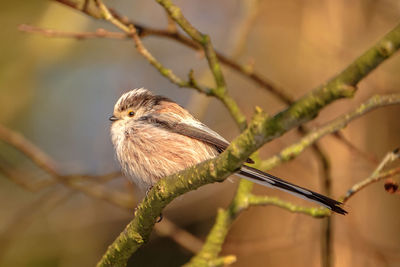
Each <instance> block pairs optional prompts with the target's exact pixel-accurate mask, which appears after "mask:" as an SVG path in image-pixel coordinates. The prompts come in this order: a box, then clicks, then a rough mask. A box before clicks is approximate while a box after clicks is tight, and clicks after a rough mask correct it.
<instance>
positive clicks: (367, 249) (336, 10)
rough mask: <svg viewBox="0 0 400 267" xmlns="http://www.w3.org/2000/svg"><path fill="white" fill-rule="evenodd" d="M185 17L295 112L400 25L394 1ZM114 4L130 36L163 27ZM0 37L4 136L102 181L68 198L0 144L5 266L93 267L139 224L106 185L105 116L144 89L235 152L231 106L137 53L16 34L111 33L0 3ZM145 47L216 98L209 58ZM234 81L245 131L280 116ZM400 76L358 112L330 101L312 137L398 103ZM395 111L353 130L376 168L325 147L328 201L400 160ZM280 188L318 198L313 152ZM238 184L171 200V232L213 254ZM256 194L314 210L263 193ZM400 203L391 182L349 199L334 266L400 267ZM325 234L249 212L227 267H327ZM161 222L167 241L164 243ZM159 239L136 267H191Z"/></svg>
mask: <svg viewBox="0 0 400 267" xmlns="http://www.w3.org/2000/svg"><path fill="white" fill-rule="evenodd" d="M174 2H175V3H176V4H177V5H178V6H180V7H181V8H182V9H183V13H184V15H186V17H187V18H188V19H189V20H190V21H191V22H192V23H193V25H195V26H196V27H198V29H200V30H201V31H203V32H205V33H208V34H210V36H211V38H212V40H213V43H214V45H215V47H216V49H217V50H218V51H219V52H221V53H222V54H223V55H226V56H228V57H230V58H233V59H234V60H236V61H238V62H239V63H241V64H247V67H248V68H251V69H254V70H255V71H257V72H258V73H260V74H261V75H262V76H263V77H266V78H268V79H269V80H272V81H273V82H274V83H276V84H278V85H280V86H282V87H283V88H285V90H286V91H287V92H288V93H290V94H291V95H293V96H294V97H296V98H298V97H300V96H302V95H304V94H305V93H306V92H309V91H310V90H311V89H313V88H315V87H316V86H318V85H319V84H321V83H323V82H324V81H327V79H329V78H330V77H332V76H333V75H335V74H337V73H338V72H339V71H341V70H342V69H343V68H344V67H345V66H347V65H348V64H349V63H350V62H352V60H354V59H355V58H356V57H357V56H358V55H360V54H361V53H362V52H363V51H365V50H366V49H367V48H369V47H370V46H371V45H373V44H374V43H375V41H377V40H378V39H379V38H380V37H381V36H383V35H384V34H385V33H386V32H388V31H389V30H391V29H392V28H393V27H394V26H396V25H397V24H398V23H399V21H400V3H399V2H398V1H394V0H375V1H371V0H355V1H344V0H338V1H316V0H306V1H295V0H284V1H278V0H262V1H261V0H260V1H254V0H251V1H250V0H249V1H245V0H230V1H228V0H220V1H211V0H203V1H194V0H190V1H188V0H186V1H178V0H176V1H174ZM105 3H106V4H108V5H109V6H110V7H113V8H115V9H116V10H117V11H120V13H122V14H123V15H126V16H127V17H128V18H131V19H133V20H134V21H135V22H139V23H141V24H143V25H146V26H151V27H155V28H163V29H164V28H166V27H167V17H166V15H165V12H164V11H163V9H162V8H161V7H160V6H159V5H158V4H156V2H155V1H144V0H140V1H139V0H137V1H128V0H118V1H105ZM0 23H1V25H3V26H2V30H3V34H2V38H1V42H0V49H1V51H2V52H1V57H0V109H1V112H0V123H1V124H2V125H5V126H7V127H8V128H10V129H13V130H15V131H16V132H19V133H21V134H23V135H24V136H25V137H26V138H27V139H29V140H30V141H32V142H33V143H34V144H36V145H37V146H38V147H39V148H40V149H41V150H43V151H44V152H45V153H47V154H48V155H49V156H50V157H51V158H52V160H54V161H55V162H56V169H57V171H58V172H59V173H61V174H62V175H75V174H87V175H91V176H98V177H83V178H82V177H80V178H79V179H78V178H77V179H76V180H73V179H72V182H71V183H72V184H75V183H76V184H75V185H72V186H71V185H67V184H65V183H51V182H49V181H50V180H51V177H50V176H49V175H48V174H46V173H45V172H44V171H43V170H41V169H39V168H38V167H37V166H36V165H35V164H33V163H32V162H31V161H30V160H29V159H28V158H27V157H26V156H25V155H23V154H22V153H21V152H19V151H17V150H15V149H14V148H13V147H11V146H9V145H7V144H6V143H4V142H1V141H0V218H1V220H0V266H63V267H64V266H65V267H66V266H94V265H95V263H96V262H97V261H98V260H99V258H100V257H101V255H102V254H103V253H104V251H105V249H106V248H107V246H108V245H109V244H110V243H111V242H112V241H113V240H114V239H115V237H116V236H117V235H118V234H119V233H120V231H121V230H122V229H123V228H124V226H125V225H126V224H127V223H128V222H129V221H130V220H131V219H132V216H133V207H134V206H135V205H136V204H135V203H136V201H138V200H140V199H141V198H142V197H143V195H141V194H140V192H138V191H137V190H136V189H135V188H134V186H133V185H132V184H130V183H129V182H128V180H127V179H126V178H124V177H120V176H119V175H117V177H104V176H103V175H104V174H108V173H113V172H118V171H119V166H118V163H117V162H116V160H115V156H114V151H113V148H112V145H111V142H110V138H109V124H110V123H109V121H108V117H109V115H111V112H112V110H113V106H114V103H115V101H116V100H117V99H118V97H119V96H120V95H121V94H122V93H123V92H125V91H127V90H129V89H132V88H137V87H146V88H148V89H150V90H152V91H153V92H155V93H159V94H163V95H165V96H168V97H170V98H172V99H174V100H176V101H177V102H178V103H180V104H181V105H183V106H184V107H186V108H188V109H189V110H190V111H191V112H192V113H193V114H195V115H196V116H197V117H198V118H199V119H201V120H202V121H203V122H204V123H206V124H208V125H209V126H210V127H211V128H213V129H214V130H216V131H217V132H219V133H221V134H222V135H223V136H224V137H226V138H227V139H228V140H231V139H233V138H234V137H235V136H236V135H237V134H238V133H239V131H238V130H237V127H236V126H235V123H234V121H233V120H232V119H231V118H230V116H229V114H228V112H227V111H226V109H225V108H224V107H223V106H222V104H221V103H220V102H218V101H217V100H215V99H211V98H207V97H205V96H202V95H199V94H198V93H196V92H195V91H193V90H190V89H179V88H177V87H176V86H175V85H173V84H171V83H170V82H169V81H168V80H166V79H165V78H164V77H162V76H161V75H159V73H158V72H157V71H156V70H155V69H154V68H153V67H152V66H151V65H150V64H149V63H148V62H147V61H146V60H145V59H144V58H143V57H141V56H140V55H139V54H138V53H137V51H136V50H135V48H134V45H133V42H132V41H130V40H110V39H89V40H77V39H72V38H48V37H43V36H41V35H38V34H33V33H24V32H21V31H18V26H19V25H20V24H30V25H34V26H38V27H43V28H50V29H56V30H60V31H69V32H83V31H95V30H96V29H98V28H105V29H108V30H112V31H116V30H115V29H114V28H113V27H111V26H110V25H109V24H108V23H105V22H103V21H99V20H95V19H93V18H90V17H88V16H85V15H83V14H81V13H79V12H77V11H74V10H72V9H70V8H68V7H65V6H62V5H60V4H57V3H54V2H52V1H44V0H41V1H24V4H21V3H19V2H18V1H2V8H1V9H0ZM143 41H144V44H145V45H146V47H147V48H148V49H149V50H150V51H151V52H152V53H153V55H154V56H155V57H156V58H157V59H158V60H159V61H161V62H162V63H163V64H164V65H165V66H167V67H170V68H172V69H173V70H174V72H175V73H177V74H178V75H179V76H180V77H186V76H187V73H188V72H189V70H190V69H193V70H194V73H195V76H196V78H197V79H198V80H199V81H200V82H201V83H203V84H209V85H213V80H212V78H211V76H210V74H209V72H208V69H207V64H206V61H205V60H204V58H203V55H202V53H200V52H196V51H194V50H191V49H190V48H187V47H185V46H183V45H181V44H179V43H177V42H175V41H173V40H168V39H165V38H161V37H154V36H149V37H146V38H145V39H143ZM223 70H224V74H225V76H226V81H227V84H228V90H229V93H230V94H231V95H232V96H233V98H234V99H235V100H236V101H237V102H238V104H239V106H240V107H241V108H242V110H243V111H244V112H245V114H246V116H247V117H248V118H250V117H251V114H252V113H253V110H254V107H255V106H256V105H257V106H260V107H262V108H263V109H264V110H266V111H267V112H268V113H270V114H274V113H276V112H278V111H280V110H281V109H282V108H284V107H285V104H284V103H282V102H281V101H279V99H278V98H276V97H275V96H274V95H273V94H271V93H269V92H268V91H267V90H266V89H264V88H262V87H260V86H259V85H257V84H255V83H254V82H252V81H250V80H249V79H247V78H245V77H244V76H242V75H239V74H238V73H237V72H234V71H233V70H231V69H229V68H227V67H224V69H223ZM399 71H400V58H399V55H395V56H393V58H391V59H389V60H388V61H386V62H385V63H384V64H383V65H381V66H380V67H378V69H377V70H375V71H374V72H373V73H372V74H371V75H370V76H368V77H367V78H366V79H364V80H363V81H362V82H361V83H360V84H359V90H358V92H357V94H356V95H355V97H354V98H353V99H347V100H341V101H338V102H335V103H334V104H332V105H330V106H329V107H328V108H326V109H325V110H324V111H323V112H322V113H321V114H320V116H319V117H318V118H317V119H316V120H314V121H313V122H311V123H309V124H308V126H309V127H316V126H318V125H321V124H322V123H324V122H326V121H328V120H330V119H333V118H335V117H336V116H338V115H340V114H342V113H344V112H346V111H350V110H352V109H354V108H355V107H356V106H358V105H359V104H360V103H361V102H363V101H365V100H366V99H367V98H369V97H370V96H372V95H375V94H387V93H394V92H397V93H398V92H400V75H399ZM399 112H400V107H398V106H397V107H386V108H382V109H379V110H377V111H374V112H372V113H370V114H367V115H366V116H364V117H362V118H360V119H358V120H356V121H354V122H352V123H351V124H350V125H349V126H348V127H347V128H346V129H344V130H343V131H342V133H343V135H344V136H345V137H346V139H348V140H349V141H350V142H351V143H352V144H354V146H355V147H357V148H358V149H359V150H361V151H364V152H365V153H364V154H366V155H367V156H365V155H361V154H360V153H358V152H355V151H354V150H351V149H349V147H348V146H346V145H343V143H342V142H339V141H338V140H337V139H335V138H334V137H332V136H328V137H326V138H324V139H323V140H322V141H320V144H321V146H322V149H323V151H324V152H325V153H326V154H327V156H328V158H329V160H330V163H331V175H332V193H331V195H332V197H333V198H339V197H340V196H343V195H344V194H345V192H346V190H347V189H349V188H350V187H351V186H352V185H353V184H354V183H356V182H358V181H361V180H363V179H365V178H366V177H368V176H369V175H370V174H371V172H372V171H373V170H374V168H375V167H376V165H377V163H376V161H377V160H378V161H379V160H380V159H381V158H382V157H384V155H385V154H386V153H387V152H389V151H391V150H393V149H394V148H396V147H398V146H399V144H400V142H399V140H400V123H399ZM299 138H300V136H299V134H298V133H297V132H296V131H291V132H289V133H287V134H286V135H285V136H283V137H282V138H279V139H277V140H275V141H273V142H271V143H269V144H267V145H265V146H264V147H263V148H262V149H261V153H260V155H261V157H262V158H267V157H268V156H270V155H273V154H275V153H277V152H279V151H280V149H282V148H283V147H285V146H287V145H289V144H291V143H293V142H294V141H296V140H299ZM271 173H273V174H274V175H277V176H279V177H284V178H286V179H287V180H289V181H292V182H294V183H297V184H300V185H302V186H304V187H307V188H311V189H313V190H315V191H319V192H323V188H322V182H321V179H322V178H321V176H322V170H321V164H320V161H319V160H318V158H317V157H316V155H315V154H314V153H313V151H312V150H311V149H307V150H306V151H305V152H304V153H302V154H301V155H300V156H299V157H298V158H296V159H295V160H293V161H292V162H289V163H285V164H283V165H281V166H279V167H278V168H275V169H273V170H272V171H271ZM237 181H238V180H237V178H235V177H233V178H232V179H230V181H229V180H227V181H225V182H224V183H220V184H212V185H207V186H204V187H203V188H200V189H199V190H197V191H196V192H191V193H189V194H186V195H184V196H182V197H180V198H178V199H176V200H175V201H174V202H173V203H172V204H171V205H170V206H169V207H168V208H167V210H166V211H165V214H164V216H165V218H166V221H168V220H169V221H171V222H173V223H174V224H176V225H177V226H179V227H180V228H182V229H183V230H186V231H188V232H190V233H191V234H193V235H194V236H196V237H197V238H198V239H199V240H204V238H205V237H206V235H207V233H208V231H209V229H210V227H211V226H212V224H213V221H214V219H215V215H216V211H217V209H218V208H219V207H226V206H227V205H228V204H229V202H230V200H231V199H232V196H233V194H234V192H235V189H236V187H237V184H238V183H237ZM43 184H44V186H42V187H39V185H43ZM30 185H34V186H38V188H41V189H40V190H39V189H37V188H36V190H35V187H34V186H33V187H32V186H31V187H30ZM97 185H99V187H97ZM85 187H91V188H95V189H96V190H97V189H98V191H99V192H100V195H101V196H103V197H102V198H103V200H101V199H99V197H90V196H88V194H85V193H82V192H80V191H82V188H85ZM26 188H28V189H30V190H27V189H26ZM76 188H78V189H79V188H80V189H79V190H76ZM83 191H84V189H83ZM113 192H120V194H118V196H119V197H120V198H121V201H122V202H124V203H127V204H126V205H127V206H128V207H132V208H128V209H126V208H125V209H124V208H120V207H116V206H115V205H113V204H111V203H109V202H110V201H107V196H109V195H110V194H111V195H112V194H113ZM254 192H255V193H257V194H268V195H270V196H279V197H281V198H282V199H285V200H290V201H292V202H294V203H296V204H301V205H305V206H310V205H312V204H310V203H307V202H305V201H302V200H299V199H296V198H294V197H291V196H290V195H288V194H285V193H281V192H278V191H274V190H270V189H266V188H261V187H259V186H257V185H256V186H255V189H254ZM89 195H90V194H89ZM104 196H106V197H104ZM104 198H105V199H106V200H104ZM399 204H400V198H399V196H398V195H390V194H388V193H387V192H385V191H384V189H383V182H381V183H377V184H373V185H371V186H369V187H368V188H366V189H365V190H363V191H361V192H360V193H359V194H357V195H356V196H355V197H354V198H352V199H351V200H350V201H349V202H348V204H347V207H346V208H347V209H348V211H349V215H347V216H345V217H344V216H333V217H332V220H333V221H332V241H331V242H332V246H333V253H334V254H333V255H332V257H333V260H332V262H333V265H332V266H399V263H400V238H399V236H400V227H399V226H400V214H399V212H398V211H399V207H400V206H399ZM324 220H326V219H315V218H312V217H309V216H306V215H301V214H293V213H290V212H288V211H286V210H282V209H279V208H276V207H254V208H250V209H249V210H247V211H245V212H243V213H242V214H241V215H240V216H239V218H238V219H237V220H236V221H235V223H234V224H233V226H232V228H231V230H230V232H229V235H228V238H227V240H226V242H225V244H224V246H223V251H222V255H227V254H234V255H236V256H237V258H238V261H237V262H236V263H235V264H234V265H232V266H322V262H323V259H322V257H323V256H321V255H322V253H321V240H323V236H321V233H322V232H323V231H322V230H323V225H324ZM169 221H168V222H169ZM164 223H167V222H161V223H160V226H158V227H159V228H160V229H164V228H163V226H161V225H163V224H164ZM160 229H159V230H156V231H155V232H154V233H153V235H152V238H151V240H150V242H149V243H148V244H147V245H145V246H143V247H142V248H141V249H140V250H139V251H138V252H137V253H136V254H134V255H133V257H132V258H131V260H130V265H131V266H180V265H181V264H183V263H185V262H186V261H187V260H188V259H190V257H191V256H192V255H193V253H192V252H190V251H189V250H188V249H185V248H183V247H182V246H180V245H178V244H177V243H176V242H174V241H173V240H172V239H171V238H170V237H168V236H163V234H162V231H161V230H160ZM164 230H165V229H164ZM155 255H157V256H156V257H155Z"/></svg>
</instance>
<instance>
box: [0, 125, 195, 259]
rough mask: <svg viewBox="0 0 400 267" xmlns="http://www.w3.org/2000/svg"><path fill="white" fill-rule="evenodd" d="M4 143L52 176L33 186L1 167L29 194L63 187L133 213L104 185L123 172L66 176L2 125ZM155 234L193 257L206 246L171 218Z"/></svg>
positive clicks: (129, 203) (126, 200)
mask: <svg viewBox="0 0 400 267" xmlns="http://www.w3.org/2000/svg"><path fill="white" fill-rule="evenodd" d="M0 140H1V141H3V142H5V143H7V144H9V145H11V146H13V147H14V148H15V149H17V150H18V151H20V152H22V153H23V154H24V155H25V156H27V157H28V158H29V159H30V160H32V162H33V163H35V164H36V165H37V166H38V167H39V168H40V169H42V170H44V171H46V172H48V173H49V174H50V175H51V178H52V179H50V180H45V181H41V182H32V181H31V180H29V182H26V181H25V180H24V179H22V177H26V175H23V174H21V173H18V172H16V171H14V170H11V169H9V168H5V167H3V166H1V164H0V172H3V173H4V174H5V176H6V177H8V178H10V179H11V180H12V181H13V182H15V183H16V184H18V185H20V186H22V187H23V188H25V189H27V190H29V191H38V190H43V189H45V188H47V187H49V186H52V185H55V184H57V183H61V184H63V185H64V186H66V187H67V188H69V189H72V190H74V191H78V192H81V193H84V194H85V195H87V196H89V197H92V198H97V199H101V200H103V201H106V202H108V203H110V204H112V205H115V206H118V207H121V208H124V209H127V210H129V211H131V210H132V208H133V207H134V206H135V205H134V202H133V198H132V196H130V195H126V194H123V193H121V192H113V191H109V190H107V187H105V186H102V185H101V184H100V183H104V182H106V181H108V180H110V179H113V178H115V177H118V176H121V173H120V172H112V173H109V174H105V175H85V174H75V175H68V176H63V175H62V174H60V173H59V172H58V171H57V170H56V169H55V168H54V167H53V166H55V165H56V164H55V162H54V161H53V160H52V159H51V158H50V157H49V156H48V155H47V154H46V153H44V152H43V151H42V150H40V149H39V148H38V147H37V146H35V145H34V144H33V143H31V142H30V141H29V140H27V139H26V138H25V137H24V136H22V135H21V134H19V133H17V132H15V131H12V130H10V129H8V128H6V127H5V126H3V125H1V124H0ZM82 181H83V182H85V184H82V183H81V182H82ZM93 181H95V182H93ZM88 184H89V185H88ZM155 230H156V232H157V233H159V234H160V235H162V236H168V237H169V238H171V239H172V240H174V241H175V242H176V243H177V244H179V245H180V246H182V247H184V248H186V249H188V250H189V251H191V252H193V253H196V252H198V251H199V250H200V247H201V245H202V242H201V241H200V240H199V239H198V238H196V237H195V236H193V235H192V234H190V233H189V232H187V231H185V230H183V229H181V228H179V227H178V226H176V225H175V224H174V223H173V222H171V221H169V220H168V219H167V218H164V219H163V222H162V223H161V224H157V226H156V227H155Z"/></svg>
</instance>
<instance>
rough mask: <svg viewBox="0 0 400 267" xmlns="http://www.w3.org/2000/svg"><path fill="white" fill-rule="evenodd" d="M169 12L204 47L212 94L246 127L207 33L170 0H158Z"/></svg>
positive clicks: (242, 127) (240, 126)
mask: <svg viewBox="0 0 400 267" xmlns="http://www.w3.org/2000/svg"><path fill="white" fill-rule="evenodd" d="M156 1H157V2H158V3H159V4H160V5H162V6H163V7H164V9H165V10H166V11H167V12H168V14H169V15H170V17H171V18H172V19H173V20H174V21H175V22H176V23H177V24H178V25H179V26H180V27H181V28H182V29H183V30H184V31H185V32H186V33H187V34H188V35H189V36H190V37H191V38H192V39H193V40H194V41H195V42H197V43H198V44H200V45H201V46H202V47H203V50H204V53H205V56H206V58H207V62H208V66H209V67H210V70H211V72H212V74H213V76H214V80H215V84H216V87H215V88H212V89H211V94H212V95H214V96H216V97H217V98H218V99H219V100H220V101H221V102H222V103H223V104H224V105H225V106H226V108H227V109H228V110H229V112H230V113H231V116H232V117H233V118H234V120H235V121H236V123H237V124H238V125H239V128H240V129H241V130H244V129H245V128H246V125H247V122H246V117H245V116H244V115H243V114H242V112H241V111H240V109H239V107H238V106H237V104H236V102H235V101H234V100H233V99H232V98H231V97H230V96H229V95H228V94H227V90H226V84H225V78H224V75H223V73H222V69H221V65H220V64H219V59H218V57H217V54H216V52H215V50H214V47H213V46H212V43H211V39H210V37H209V36H208V35H207V34H203V33H201V32H200V31H198V30H197V29H196V28H195V27H194V26H193V25H192V24H191V23H190V22H189V21H188V20H187V19H186V18H185V17H184V16H183V14H182V12H181V10H180V8H179V7H178V6H176V5H174V4H173V3H172V2H171V1H169V0H156Z"/></svg>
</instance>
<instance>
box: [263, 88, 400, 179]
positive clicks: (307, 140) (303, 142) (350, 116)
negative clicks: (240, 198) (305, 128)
mask: <svg viewBox="0 0 400 267" xmlns="http://www.w3.org/2000/svg"><path fill="white" fill-rule="evenodd" d="M399 103H400V94H392V95H382V96H381V95H376V96H373V97H371V98H370V99H368V100H367V101H366V102H364V103H362V104H361V105H360V106H359V107H358V108H357V109H355V110H354V111H351V112H349V113H346V114H344V115H342V116H340V117H338V118H336V119H334V120H332V121H331V122H329V123H327V124H325V125H324V126H321V127H320V128H318V129H315V130H313V131H312V132H310V133H309V134H307V135H306V136H304V137H303V138H302V139H300V141H299V142H296V143H294V144H292V145H290V146H288V147H286V148H284V149H283V150H281V152H279V153H278V154H276V155H274V156H272V157H270V158H269V159H267V160H264V161H261V162H260V163H258V164H257V167H258V168H260V169H262V170H265V171H266V170H270V169H272V168H274V167H275V166H277V165H279V164H280V163H282V162H286V161H289V160H291V159H293V158H295V157H296V156H298V155H299V154H300V153H301V152H303V150H304V149H306V148H307V147H309V146H310V145H312V144H313V143H315V142H316V141H317V140H318V139H320V138H321V137H323V136H325V135H327V134H331V133H334V132H336V131H338V130H340V129H342V128H344V127H346V126H347V124H348V123H349V122H350V121H352V120H354V119H357V118H359V117H360V116H362V115H364V114H366V113H368V112H370V111H372V110H374V109H376V108H379V107H385V106H388V105H396V104H399Z"/></svg>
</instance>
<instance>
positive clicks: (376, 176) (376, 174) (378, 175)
mask: <svg viewBox="0 0 400 267" xmlns="http://www.w3.org/2000/svg"><path fill="white" fill-rule="evenodd" d="M399 157H400V153H399V149H395V150H394V151H392V152H389V153H388V154H386V156H385V157H384V158H383V160H382V161H381V162H380V163H379V165H378V167H377V168H376V169H375V170H374V171H373V172H372V174H371V175H370V176H369V177H368V178H366V179H365V180H362V181H361V182H359V183H356V184H355V185H353V186H352V187H351V188H350V189H349V190H348V191H347V193H346V195H345V196H344V197H343V203H344V202H347V201H348V200H349V199H350V198H351V197H352V196H354V194H356V193H357V192H359V191H360V190H362V189H363V188H365V187H367V186H368V185H370V184H372V183H376V182H378V181H380V180H383V179H386V178H389V177H392V176H395V175H397V174H399V173H400V167H399V168H395V169H391V170H389V171H386V172H382V170H383V169H384V168H385V166H387V165H388V164H389V163H391V162H394V161H396V160H398V159H399Z"/></svg>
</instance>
